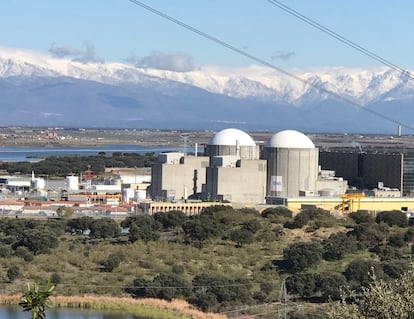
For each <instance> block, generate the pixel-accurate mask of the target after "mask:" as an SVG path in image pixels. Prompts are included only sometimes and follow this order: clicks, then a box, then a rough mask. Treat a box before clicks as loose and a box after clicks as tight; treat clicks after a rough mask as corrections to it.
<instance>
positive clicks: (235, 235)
mask: <svg viewBox="0 0 414 319" xmlns="http://www.w3.org/2000/svg"><path fill="white" fill-rule="evenodd" d="M230 239H231V240H232V241H234V242H235V243H236V247H242V246H243V245H245V244H251V243H252V242H253V240H254V236H253V233H252V232H251V231H250V230H247V229H244V228H242V229H235V230H233V231H232V232H231V233H230Z"/></svg>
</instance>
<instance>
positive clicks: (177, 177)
mask: <svg viewBox="0 0 414 319" xmlns="http://www.w3.org/2000/svg"><path fill="white" fill-rule="evenodd" d="M318 158H319V157H318V148H316V147H315V145H314V144H313V142H312V141H311V140H310V139H309V138H308V137H307V136H306V135H304V134H302V133H300V132H298V131H293V130H285V131H281V132H278V133H276V134H275V135H273V136H272V138H271V139H270V140H269V141H267V142H266V143H265V144H264V145H258V144H256V143H255V141H254V140H253V139H252V138H251V136H249V135H248V134H247V133H246V132H243V131H241V130H239V129H234V128H229V129H225V130H222V131H220V132H218V133H216V134H215V135H214V136H213V137H212V138H211V139H210V140H209V142H208V143H207V144H206V145H205V148H204V154H203V156H198V154H195V155H194V156H185V154H184V153H180V152H178V153H163V154H160V156H159V163H157V164H155V165H153V167H152V174H151V181H152V182H151V196H152V199H153V200H162V201H178V200H189V199H199V200H204V201H220V202H231V203H237V204H260V203H262V204H263V203H266V202H272V201H276V200H277V199H284V198H296V197H315V196H321V195H324V194H329V195H331V196H335V195H336V196H339V195H341V194H343V193H345V191H346V190H347V187H348V186H347V182H346V181H345V180H343V179H342V178H340V177H339V178H337V177H335V173H334V172H333V171H324V170H323V169H321V167H320V166H319V163H318Z"/></svg>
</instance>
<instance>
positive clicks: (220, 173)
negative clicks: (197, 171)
mask: <svg viewBox="0 0 414 319" xmlns="http://www.w3.org/2000/svg"><path fill="white" fill-rule="evenodd" d="M206 155H207V156H209V158H210V164H209V166H208V167H207V169H206V174H207V175H206V184H205V186H204V188H203V198H204V199H206V200H220V201H230V202H235V203H246V202H248V203H262V202H264V198H265V184H266V161H264V160H260V159H259V147H258V146H257V145H256V143H255V142H254V140H253V139H252V138H251V136H250V135H248V134H247V133H245V132H243V131H241V130H238V129H233V128H230V129H225V130H222V131H220V132H218V133H217V134H216V135H214V136H213V137H212V138H211V139H210V141H209V142H208V144H207V146H206Z"/></svg>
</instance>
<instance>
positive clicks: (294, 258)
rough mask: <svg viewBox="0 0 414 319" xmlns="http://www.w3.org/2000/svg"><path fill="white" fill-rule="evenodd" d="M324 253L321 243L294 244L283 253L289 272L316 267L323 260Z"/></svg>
mask: <svg viewBox="0 0 414 319" xmlns="http://www.w3.org/2000/svg"><path fill="white" fill-rule="evenodd" d="M322 252H323V249H322V246H321V244H320V243H319V242H298V243H293V244H292V245H290V246H289V247H287V248H286V249H285V250H284V251H283V257H284V258H285V261H286V264H287V265H286V267H287V270H288V271H291V272H298V271H302V270H304V269H306V268H308V267H311V266H314V265H316V264H317V263H319V262H320V261H321V259H322Z"/></svg>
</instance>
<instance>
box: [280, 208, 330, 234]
mask: <svg viewBox="0 0 414 319" xmlns="http://www.w3.org/2000/svg"><path fill="white" fill-rule="evenodd" d="M310 222H312V225H311V226H312V227H313V228H314V229H317V228H320V227H332V226H333V225H335V223H336V218H335V217H333V216H332V215H331V214H330V213H329V212H328V211H326V210H324V209H322V208H316V207H315V208H306V209H302V210H301V212H300V213H299V214H297V215H296V216H295V218H294V219H293V221H288V222H286V223H285V224H284V226H285V227H286V228H291V229H295V228H302V227H303V226H305V225H309V224H310Z"/></svg>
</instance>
